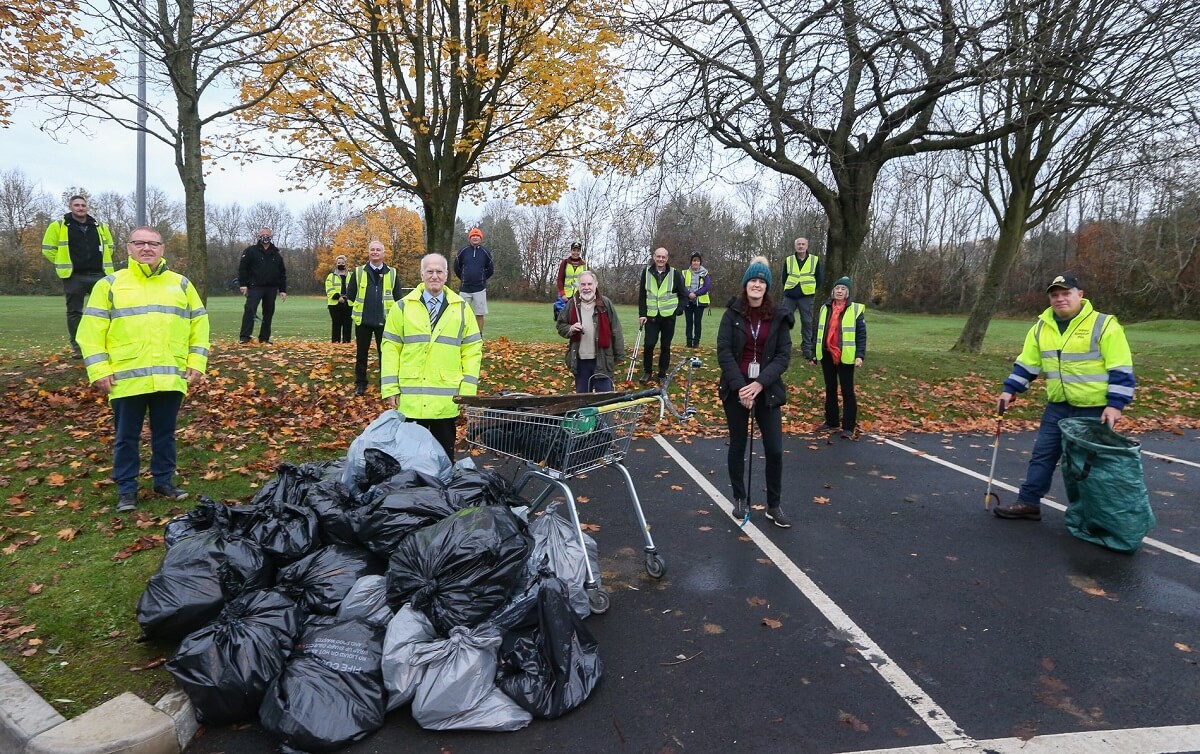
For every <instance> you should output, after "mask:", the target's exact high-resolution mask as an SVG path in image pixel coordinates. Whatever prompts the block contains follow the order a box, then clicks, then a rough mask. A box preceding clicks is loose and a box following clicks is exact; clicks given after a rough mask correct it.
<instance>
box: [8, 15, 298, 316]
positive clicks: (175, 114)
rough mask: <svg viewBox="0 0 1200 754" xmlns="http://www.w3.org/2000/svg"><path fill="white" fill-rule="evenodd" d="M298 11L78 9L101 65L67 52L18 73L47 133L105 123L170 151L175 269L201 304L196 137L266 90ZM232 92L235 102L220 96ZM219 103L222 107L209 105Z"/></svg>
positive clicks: (204, 285) (280, 65) (202, 240)
mask: <svg viewBox="0 0 1200 754" xmlns="http://www.w3.org/2000/svg"><path fill="white" fill-rule="evenodd" d="M301 5H302V0H282V1H281V2H278V3H274V2H272V3H268V2H264V1H263V0H234V2H228V3H197V2H196V0H178V1H177V2H165V1H164V2H156V3H146V2H143V1H142V0H79V2H78V3H77V4H76V6H75V8H74V10H73V12H72V18H73V19H74V21H75V22H76V23H77V24H79V25H80V26H81V27H85V28H87V29H88V34H87V43H88V46H89V48H90V49H104V50H106V51H108V54H107V55H106V56H105V66H104V67H103V68H102V69H99V70H98V69H96V68H95V67H91V66H89V65H88V63H87V61H85V60H81V59H79V58H77V57H75V56H74V54H73V52H72V51H71V50H69V49H67V50H60V51H58V52H57V53H56V54H55V56H54V58H53V63H52V64H51V65H49V66H44V67H41V68H39V69H36V70H31V71H28V72H27V73H26V80H27V83H28V84H30V85H31V87H32V89H33V90H36V95H33V96H37V98H38V102H39V106H40V107H42V108H49V109H50V110H51V112H53V113H54V115H53V116H52V117H51V119H50V121H49V122H48V126H49V127H50V128H52V129H58V128H62V127H68V126H75V125H79V124H81V123H86V122H87V120H88V119H92V118H95V119H101V120H107V121H111V122H113V123H116V124H118V125H121V126H123V127H125V128H128V129H130V130H132V131H142V132H145V133H146V134H147V135H148V136H149V137H152V138H155V139H157V140H159V141H160V142H162V143H163V144H165V145H166V146H167V147H168V148H169V149H170V150H171V151H172V153H173V154H174V157H175V169H176V171H177V172H178V174H179V180H180V182H181V183H182V184H183V193H184V206H185V209H184V214H185V217H186V221H187V250H186V254H185V260H184V261H185V263H186V266H187V269H188V277H189V278H190V279H191V280H192V282H193V283H195V284H196V287H197V289H198V290H199V291H200V294H201V296H206V295H207V290H208V280H207V278H208V273H207V254H208V249H207V239H206V232H205V211H204V201H205V195H204V192H205V185H204V159H205V156H204V151H205V149H206V148H208V147H209V145H208V144H207V142H206V140H205V129H206V128H209V127H210V126H212V125H213V124H214V123H217V122H219V121H222V120H226V119H228V118H229V116H231V115H234V114H235V113H238V112H240V111H242V110H244V109H246V108H248V107H252V106H254V105H256V104H258V102H259V101H260V100H262V99H263V98H264V97H267V96H269V95H270V94H271V92H272V91H274V88H275V86H276V84H277V82H278V79H279V77H280V76H282V75H284V74H286V72H287V69H288V64H289V58H288V56H289V55H291V54H294V53H295V48H294V47H293V46H289V47H288V49H289V52H287V53H279V52H277V50H279V49H282V46H281V44H282V42H283V41H284V39H285V34H286V33H287V32H289V31H290V29H288V24H289V21H290V20H291V19H292V17H293V15H295V13H296V12H297V10H298V8H299V7H300V6H301ZM139 52H143V53H145V56H146V59H147V63H148V79H149V81H148V87H147V91H148V94H147V99H148V100H149V101H145V102H143V101H142V100H141V99H140V98H139V95H138V87H137V68H138V65H137V57H138V53H139ZM243 84H245V86H243ZM223 87H224V89H222V88H223ZM238 89H240V90H241V91H242V93H243V97H241V98H239V97H237V96H236V95H235V96H233V97H230V96H228V94H225V93H223V92H228V91H230V90H238ZM222 97H224V98H225V101H224V102H221V103H220V104H217V105H215V106H213V105H212V104H211V102H210V100H221V98H222ZM202 101H203V103H204V104H206V105H207V107H205V106H204V104H202ZM139 106H141V107H144V108H145V111H146V119H145V120H143V119H141V118H139V115H138V110H139Z"/></svg>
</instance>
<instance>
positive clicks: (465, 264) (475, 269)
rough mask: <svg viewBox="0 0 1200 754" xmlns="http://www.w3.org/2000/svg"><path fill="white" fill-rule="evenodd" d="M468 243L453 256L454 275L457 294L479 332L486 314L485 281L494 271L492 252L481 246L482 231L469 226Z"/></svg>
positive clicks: (481, 330)
mask: <svg viewBox="0 0 1200 754" xmlns="http://www.w3.org/2000/svg"><path fill="white" fill-rule="evenodd" d="M467 241H468V242H469V244H468V245H467V246H464V247H462V249H460V250H459V252H458V254H457V255H456V256H455V257H454V276H455V277H456V278H458V280H459V290H458V295H460V296H462V299H463V301H466V302H467V303H468V304H469V305H470V307H471V311H473V312H474V313H475V322H476V324H478V325H479V332H483V319H484V315H486V314H487V312H488V308H487V281H488V278H490V277H491V276H492V273H494V272H495V268H494V267H493V265H492V252H490V251H488V250H487V249H486V248H484V246H483V231H482V230H480V229H479V228H471V230H470V231H469V232H468V233H467Z"/></svg>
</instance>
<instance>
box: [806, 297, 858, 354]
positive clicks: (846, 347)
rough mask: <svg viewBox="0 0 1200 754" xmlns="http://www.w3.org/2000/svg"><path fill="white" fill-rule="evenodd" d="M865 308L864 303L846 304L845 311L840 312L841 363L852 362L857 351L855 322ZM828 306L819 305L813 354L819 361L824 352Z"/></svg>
mask: <svg viewBox="0 0 1200 754" xmlns="http://www.w3.org/2000/svg"><path fill="white" fill-rule="evenodd" d="M866 310H867V306H866V304H853V303H851V304H846V311H844V312H842V362H841V363H843V364H853V363H854V359H855V356H856V355H857V352H858V340H857V331H856V330H855V324H856V323H857V322H858V318H859V316H860V315H861V314H862V313H863V312H865V311H866ZM829 311H830V309H829V307H828V306H824V305H822V306H821V316H820V319H819V321H818V322H817V348H816V351H815V353H814V355H815V356H816V357H817V360H818V361H820V359H821V355H822V354H824V353H825V323H826V320H828V319H829Z"/></svg>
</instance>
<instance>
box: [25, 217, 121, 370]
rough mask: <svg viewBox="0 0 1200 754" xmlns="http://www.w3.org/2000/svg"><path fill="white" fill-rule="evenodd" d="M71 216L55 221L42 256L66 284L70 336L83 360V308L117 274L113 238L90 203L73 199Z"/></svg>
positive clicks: (47, 229)
mask: <svg viewBox="0 0 1200 754" xmlns="http://www.w3.org/2000/svg"><path fill="white" fill-rule="evenodd" d="M67 206H68V207H69V208H70V210H71V211H70V212H68V213H67V214H65V215H63V217H62V219H61V220H55V221H54V222H52V223H50V227H48V228H46V234H45V235H44V236H42V256H44V257H46V259H48V260H49V261H50V263H51V264H53V265H54V274H56V275H58V277H59V278H60V279H61V280H62V285H63V295H64V296H65V297H66V299H67V334H68V335H69V336H70V338H71V350H72V352H74V355H75V358H77V359H78V358H80V353H79V343H78V342H77V341H76V339H75V333H76V332H77V331H78V330H79V320H80V318H81V317H83V305H84V304H86V303H87V299H88V296H90V295H91V294H92V286H94V285H96V282H97V281H99V280H100V278H102V277H104V276H105V275H111V274H112V273H113V270H114V269H115V268H114V267H113V237H112V233H111V232H110V231H109V229H108V226H107V225H105V224H104V223H102V222H98V221H97V220H96V218H94V217H92V216H91V215H89V214H88V201H87V199H86V198H84V197H83V196H81V195H79V194H76V195H75V196H72V197H71V198H70V199H69V200H68V202H67Z"/></svg>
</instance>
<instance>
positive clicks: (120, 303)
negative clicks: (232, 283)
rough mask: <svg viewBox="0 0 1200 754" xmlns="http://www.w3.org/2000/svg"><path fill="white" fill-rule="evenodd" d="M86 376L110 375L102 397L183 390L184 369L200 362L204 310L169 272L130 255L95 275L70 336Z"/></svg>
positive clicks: (184, 282)
mask: <svg viewBox="0 0 1200 754" xmlns="http://www.w3.org/2000/svg"><path fill="white" fill-rule="evenodd" d="M76 339H77V340H78V341H79V349H80V350H81V351H82V352H83V364H84V366H85V367H87V373H88V379H89V380H90V381H92V382H95V381H96V380H99V379H101V378H103V377H112V378H113V389H112V392H111V393H109V396H108V397H109V400H112V399H113V398H124V397H126V396H130V395H142V394H145V393H155V392H159V391H178V392H181V393H186V392H187V387H188V384H187V379H186V375H187V370H188V369H189V368H190V369H195V370H196V371H197V372H203V371H204V370H205V368H207V366H208V348H209V343H208V312H207V311H205V309H204V302H203V301H201V300H200V294H198V293H197V292H196V286H194V285H192V283H191V281H190V280H188V279H187V278H185V277H184V276H183V275H180V274H179V273H177V272H171V271H170V270H168V269H167V263H166V260H162V261H160V262H159V264H158V267H156V268H154V269H151V268H150V267H148V266H146V265H144V264H141V263H139V262H135V261H132V260H131V261H130V263H129V267H127V268H126V269H123V270H119V271H117V272H115V273H113V274H112V275H108V276H106V277H104V278H102V279H101V280H100V282H98V283H96V286H95V288H93V289H92V295H91V297H90V298H89V299H88V304H87V307H86V308H84V310H83V318H82V319H81V320H80V322H79V332H78V334H77V336H76Z"/></svg>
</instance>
